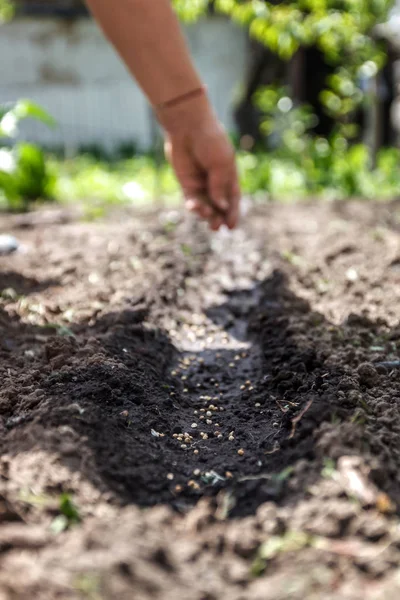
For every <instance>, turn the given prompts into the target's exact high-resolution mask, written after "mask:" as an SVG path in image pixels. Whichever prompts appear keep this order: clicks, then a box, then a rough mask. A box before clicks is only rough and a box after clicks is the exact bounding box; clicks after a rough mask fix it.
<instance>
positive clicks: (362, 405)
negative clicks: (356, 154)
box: [0, 202, 400, 600]
mask: <svg viewBox="0 0 400 600" xmlns="http://www.w3.org/2000/svg"><path fill="white" fill-rule="evenodd" d="M399 216H400V211H399V207H398V205H397V204H392V205H391V206H385V205H382V204H381V205H373V204H363V203H357V202H354V203H351V204H338V205H323V204H319V205H314V204H309V205H302V206H266V207H263V208H253V209H252V211H251V212H250V214H249V215H248V216H247V218H246V220H245V223H244V224H243V226H242V228H240V229H239V230H238V231H236V232H234V233H224V232H221V233H219V234H217V235H211V234H208V233H207V232H206V230H205V229H204V228H203V227H202V226H199V225H196V224H195V223H194V222H192V221H189V220H187V219H186V218H184V217H183V216H182V215H181V214H179V213H168V212H160V213H159V214H156V215H154V214H153V215H147V216H146V215H141V216H140V215H136V216H135V215H130V214H128V213H124V214H120V215H116V216H114V217H113V218H112V219H111V220H110V222H108V223H107V224H105V223H104V224H93V223H91V224H88V223H79V222H74V221H70V222H68V218H64V217H65V215H60V214H58V213H50V214H47V213H36V214H35V215H34V216H32V217H31V216H29V215H28V216H24V217H23V218H21V217H13V218H11V217H10V218H7V217H3V218H2V219H1V221H0V227H1V229H2V230H7V231H12V232H13V233H14V234H15V235H17V237H18V238H19V239H20V240H22V241H23V243H24V246H23V248H22V250H21V251H20V252H18V253H16V254H15V255H13V256H11V257H7V258H6V257H2V258H0V292H1V299H0V336H1V337H0V377H1V388H0V432H1V457H0V600H14V599H24V600H25V599H26V600H32V598H38V599H39V600H56V599H63V600H65V599H68V600H75V599H89V600H100V599H103V600H108V599H110V600H114V599H115V600H125V599H126V600H148V599H155V600H186V599H188V600H189V599H190V600H286V599H288V600H289V599H290V600H292V599H293V600H313V599H315V600H317V599H326V600H333V599H335V600H336V599H337V598H343V599H345V600H359V599H362V600H364V599H367V600H370V599H371V600H372V599H373V600H378V599H379V600H391V599H393V600H397V599H398V598H399V597H400V527H399V519H398V515H399V507H400V444H399V435H400V410H399V402H400V354H399V344H400V327H399V325H398V316H399V314H400V313H399V311H400V243H399V232H398V230H399V223H400V218H399ZM59 217H60V218H59Z"/></svg>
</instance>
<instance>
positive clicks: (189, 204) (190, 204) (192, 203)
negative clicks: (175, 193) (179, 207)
mask: <svg viewBox="0 0 400 600" xmlns="http://www.w3.org/2000/svg"><path fill="white" fill-rule="evenodd" d="M185 206H186V208H187V210H195V209H196V201H195V200H186V202H185Z"/></svg>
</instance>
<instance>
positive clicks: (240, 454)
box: [237, 448, 244, 456]
mask: <svg viewBox="0 0 400 600" xmlns="http://www.w3.org/2000/svg"><path fill="white" fill-rule="evenodd" d="M237 453H238V454H239V456H243V454H244V450H243V448H239V450H238V451H237Z"/></svg>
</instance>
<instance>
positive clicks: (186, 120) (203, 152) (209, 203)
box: [159, 98, 240, 231]
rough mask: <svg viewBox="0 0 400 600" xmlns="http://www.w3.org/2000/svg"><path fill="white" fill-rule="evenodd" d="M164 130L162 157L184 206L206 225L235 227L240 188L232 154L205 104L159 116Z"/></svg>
mask: <svg viewBox="0 0 400 600" xmlns="http://www.w3.org/2000/svg"><path fill="white" fill-rule="evenodd" d="M159 119H160V122H161V124H162V125H164V127H165V128H166V130H167V139H166V154H167V157H168V159H169V161H170V162H171V164H172V166H173V168H174V171H175V173H176V176H177V178H178V181H179V183H180V185H181V187H182V190H183V193H184V196H185V203H186V207H187V208H188V209H189V210H190V211H193V212H196V213H197V214H198V215H199V216H200V217H201V218H203V219H206V220H207V221H208V222H209V225H210V228H211V229H212V230H213V231H216V230H218V229H219V228H220V227H221V225H227V226H228V227H229V228H230V229H233V228H234V227H236V225H237V222H238V216H239V200H240V188H239V182H238V175H237V169H236V164H235V153H234V150H233V147H232V145H231V143H230V141H229V139H228V137H227V135H226V134H225V132H224V130H223V128H222V126H221V125H220V123H219V122H218V120H217V119H216V117H215V115H214V113H213V111H212V110H211V108H210V106H209V104H208V101H207V100H206V99H205V98H202V99H201V100H200V101H199V102H198V101H193V102H188V103H187V106H184V107H179V108H178V109H174V110H173V111H171V112H170V113H169V114H163V115H159Z"/></svg>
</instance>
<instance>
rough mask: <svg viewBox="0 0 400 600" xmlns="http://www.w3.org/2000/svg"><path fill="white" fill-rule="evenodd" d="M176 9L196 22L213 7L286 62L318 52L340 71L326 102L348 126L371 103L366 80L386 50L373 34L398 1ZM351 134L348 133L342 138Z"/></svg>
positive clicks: (224, 1) (198, 0)
mask: <svg viewBox="0 0 400 600" xmlns="http://www.w3.org/2000/svg"><path fill="white" fill-rule="evenodd" d="M174 4H175V7H176V9H177V11H178V14H179V15H180V16H181V17H182V18H186V19H190V20H194V19H195V18H196V17H199V15H200V14H202V13H203V14H204V12H205V11H206V9H207V6H209V5H212V6H213V7H214V9H215V10H216V11H218V12H221V13H223V14H226V15H228V16H229V17H230V18H231V19H232V20H233V21H234V22H236V23H239V24H241V25H243V26H244V27H245V28H246V29H247V30H248V32H249V34H250V36H251V37H253V38H254V39H256V40H257V41H259V42H261V43H262V44H264V45H265V46H266V47H267V48H269V49H270V50H271V51H272V52H273V53H275V54H276V55H278V56H279V57H280V58H281V59H283V60H289V59H291V58H292V57H293V56H294V54H295V53H296V52H297V50H298V49H299V48H300V47H301V46H302V47H307V46H314V47H316V48H318V49H319V50H320V51H321V52H322V53H323V55H324V58H325V61H326V62H327V63H328V64H330V65H332V66H333V67H334V69H335V72H334V74H333V75H332V76H331V77H329V78H328V80H327V81H326V90H324V91H323V92H322V93H321V98H320V100H321V102H322V103H323V105H324V106H325V109H326V111H327V113H328V114H330V115H331V116H333V117H334V118H336V119H337V120H338V124H339V125H340V124H343V126H344V127H345V126H346V125H347V124H348V122H349V119H350V120H351V115H352V113H354V110H355V109H356V108H357V107H358V106H360V104H361V103H362V102H363V100H364V98H365V91H364V90H363V88H362V81H363V79H364V78H369V77H372V76H374V75H375V74H376V72H377V71H378V70H379V69H381V68H382V66H383V65H384V63H385V48H384V47H383V46H382V44H381V43H380V42H379V41H377V40H375V39H374V36H373V35H372V32H373V29H374V27H375V26H376V25H377V24H379V23H383V22H384V21H385V20H386V19H387V16H388V12H389V9H390V8H391V6H392V5H393V0H282V1H280V2H279V3H274V2H268V1H267V0H210V1H209V2H206V1H203V0H183V1H182V0H174ZM183 7H184V10H183ZM353 129H354V128H353ZM349 132H350V130H347V131H346V128H345V130H344V131H343V132H342V133H343V134H344V135H346V136H347V135H348V134H349Z"/></svg>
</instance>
